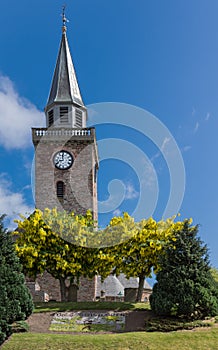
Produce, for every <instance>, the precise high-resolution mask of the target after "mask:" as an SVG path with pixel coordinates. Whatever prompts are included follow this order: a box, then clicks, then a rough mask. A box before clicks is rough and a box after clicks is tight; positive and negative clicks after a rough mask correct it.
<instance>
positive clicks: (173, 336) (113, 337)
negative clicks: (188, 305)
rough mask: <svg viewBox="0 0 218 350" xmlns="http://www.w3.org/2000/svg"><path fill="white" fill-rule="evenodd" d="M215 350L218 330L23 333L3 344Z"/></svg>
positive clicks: (57, 349)
mask: <svg viewBox="0 0 218 350" xmlns="http://www.w3.org/2000/svg"><path fill="white" fill-rule="evenodd" d="M34 348H35V349H40V350H62V349H64V350H72V349H76V350H90V349H92V350H102V349H104V350H107V349H116V350H157V349H158V350H171V349H173V350H174V349H176V350H216V349H218V329H217V328H215V327H214V328H211V329H203V330H202V329H201V330H195V331H182V332H171V333H159V332H155V333H145V332H137V333H135V332H132V333H123V334H99V335H70V334H66V335H60V334H37V333H20V334H13V335H12V337H11V338H10V339H9V341H7V342H6V343H5V344H3V346H2V349H3V350H30V349H34Z"/></svg>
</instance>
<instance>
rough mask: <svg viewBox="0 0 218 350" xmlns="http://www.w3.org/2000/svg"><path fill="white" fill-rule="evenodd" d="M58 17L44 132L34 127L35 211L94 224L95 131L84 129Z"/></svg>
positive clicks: (84, 114) (82, 108)
mask: <svg viewBox="0 0 218 350" xmlns="http://www.w3.org/2000/svg"><path fill="white" fill-rule="evenodd" d="M66 21H67V20H66V18H65V15H64V13H63V27H62V38H61V43H60V48H59V53H58V58H57V62H56V67H55V71H54V75H53V80H52V84H51V89H50V94H49V98H48V101H47V104H46V107H45V117H46V128H33V129H32V140H33V144H34V147H35V205H36V208H38V209H41V210H43V209H44V208H46V207H48V208H50V209H51V208H55V207H56V208H57V209H58V210H63V209H64V210H67V211H73V212H74V213H76V214H83V215H84V214H85V213H86V211H87V210H88V209H90V210H91V211H92V212H93V218H94V219H95V220H97V186H96V177H97V170H98V153H97V145H96V137H95V129H94V128H87V127H86V121H87V109H86V107H85V105H84V103H83V100H82V97H81V93H80V89H79V84H78V81H77V77H76V72H75V69H74V65H73V61H72V57H71V53H70V49H69V45H68V40H67V34H66V31H67V28H66Z"/></svg>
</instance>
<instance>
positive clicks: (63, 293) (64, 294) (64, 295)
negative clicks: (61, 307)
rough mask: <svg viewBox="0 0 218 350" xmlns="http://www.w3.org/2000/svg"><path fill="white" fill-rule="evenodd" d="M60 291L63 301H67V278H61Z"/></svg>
mask: <svg viewBox="0 0 218 350" xmlns="http://www.w3.org/2000/svg"><path fill="white" fill-rule="evenodd" d="M59 282H60V291H61V301H67V286H66V284H65V278H64V277H59Z"/></svg>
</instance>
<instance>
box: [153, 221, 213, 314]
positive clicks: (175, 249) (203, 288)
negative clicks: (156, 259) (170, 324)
mask: <svg viewBox="0 0 218 350" xmlns="http://www.w3.org/2000/svg"><path fill="white" fill-rule="evenodd" d="M197 234H198V226H191V220H185V221H184V223H183V227H182V229H180V230H177V231H176V232H175V238H176V241H175V242H173V241H172V242H171V245H169V246H168V248H167V249H166V252H165V254H164V255H162V256H161V257H160V266H161V270H160V271H159V272H158V273H157V276H156V277H157V283H156V284H155V285H154V287H153V293H152V296H151V299H150V303H151V308H152V310H153V311H154V312H155V313H156V314H158V315H164V316H170V315H175V316H183V317H186V318H203V317H205V316H209V315H215V314H216V313H217V311H218V295H217V291H216V288H215V286H214V280H213V278H212V276H211V272H210V265H209V256H208V249H207V246H206V245H205V244H203V242H202V241H201V240H200V238H199V237H198V236H197Z"/></svg>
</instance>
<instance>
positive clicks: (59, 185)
mask: <svg viewBox="0 0 218 350" xmlns="http://www.w3.org/2000/svg"><path fill="white" fill-rule="evenodd" d="M57 197H58V198H63V197H64V183H63V181H58V182H57Z"/></svg>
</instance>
